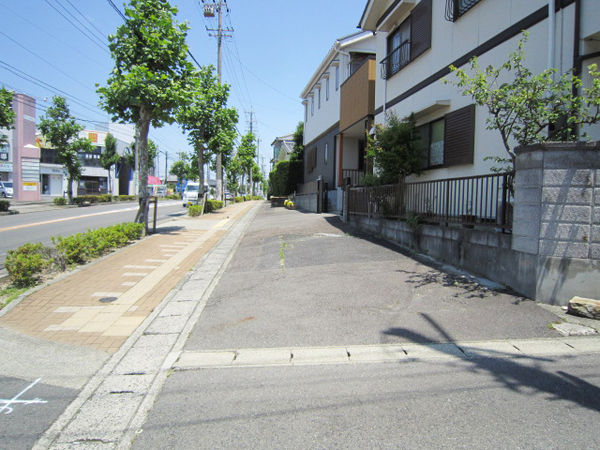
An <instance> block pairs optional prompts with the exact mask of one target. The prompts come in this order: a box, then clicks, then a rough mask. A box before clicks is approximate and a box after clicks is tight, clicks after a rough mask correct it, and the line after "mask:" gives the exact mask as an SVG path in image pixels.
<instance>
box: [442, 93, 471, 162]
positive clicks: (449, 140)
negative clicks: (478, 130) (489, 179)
mask: <svg viewBox="0 0 600 450" xmlns="http://www.w3.org/2000/svg"><path fill="white" fill-rule="evenodd" d="M474 148H475V105H469V106H466V107H464V108H461V109H458V110H456V111H452V112H451V113H448V114H446V118H445V129H444V165H445V166H455V165H459V164H473V155H474Z"/></svg>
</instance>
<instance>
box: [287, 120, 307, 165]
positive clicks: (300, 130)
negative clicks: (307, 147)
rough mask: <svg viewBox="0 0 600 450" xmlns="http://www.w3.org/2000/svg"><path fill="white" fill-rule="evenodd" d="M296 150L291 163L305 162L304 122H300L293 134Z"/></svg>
mask: <svg viewBox="0 0 600 450" xmlns="http://www.w3.org/2000/svg"><path fill="white" fill-rule="evenodd" d="M293 139H294V149H293V152H292V154H291V156H290V161H304V122H299V123H298V126H297V127H296V131H294V134H293Z"/></svg>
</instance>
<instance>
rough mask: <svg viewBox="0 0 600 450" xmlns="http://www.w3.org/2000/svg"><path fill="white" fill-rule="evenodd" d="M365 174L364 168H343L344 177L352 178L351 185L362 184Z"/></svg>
mask: <svg viewBox="0 0 600 450" xmlns="http://www.w3.org/2000/svg"><path fill="white" fill-rule="evenodd" d="M364 175H365V171H364V170H357V169H344V170H342V177H343V178H344V180H346V179H348V178H350V185H351V186H361V183H362V178H363V176H364Z"/></svg>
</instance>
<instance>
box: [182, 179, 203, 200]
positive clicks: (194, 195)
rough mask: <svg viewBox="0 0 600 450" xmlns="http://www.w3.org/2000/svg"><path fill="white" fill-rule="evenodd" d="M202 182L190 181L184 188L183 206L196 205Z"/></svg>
mask: <svg viewBox="0 0 600 450" xmlns="http://www.w3.org/2000/svg"><path fill="white" fill-rule="evenodd" d="M199 190H200V183H194V182H191V181H190V182H188V184H187V185H186V186H185V189H184V190H183V197H182V198H183V206H189V205H194V204H196V202H197V201H198V191H199Z"/></svg>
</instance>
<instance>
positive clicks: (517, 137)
mask: <svg viewBox="0 0 600 450" xmlns="http://www.w3.org/2000/svg"><path fill="white" fill-rule="evenodd" d="M527 37H528V33H527V32H524V33H523V35H522V37H521V39H520V41H519V44H518V47H517V50H516V51H514V52H512V53H510V55H509V57H508V60H507V61H506V62H505V63H504V64H502V65H501V66H500V67H499V68H495V67H493V66H491V65H490V66H487V67H486V68H485V69H482V68H481V67H480V66H479V63H478V60H477V58H476V57H473V58H472V59H471V60H470V62H469V66H470V71H471V72H473V73H472V75H469V74H467V71H465V70H464V69H459V68H457V67H454V66H450V70H451V71H452V72H454V74H455V75H456V78H457V79H456V80H445V81H446V82H447V83H450V84H452V85H454V86H456V87H458V88H459V89H460V90H461V91H462V94H463V95H465V96H470V97H471V98H472V99H473V100H474V101H475V103H476V104H477V105H480V106H485V107H486V108H487V110H488V113H489V115H488V117H487V119H486V122H487V128H488V129H489V130H498V131H499V132H500V136H501V138H502V144H503V145H504V149H505V151H506V155H507V157H506V158H501V157H498V158H492V159H494V160H495V161H496V162H497V163H500V164H502V165H503V166H504V167H503V168H492V170H494V171H504V170H507V169H508V170H512V168H513V167H514V162H515V159H516V156H515V151H514V147H515V145H530V144H535V143H540V142H546V141H548V140H575V139H578V138H579V136H577V133H576V132H575V130H576V128H577V127H578V126H580V125H584V124H594V123H598V122H599V121H600V71H599V70H598V67H597V65H596V64H593V65H591V66H589V67H588V69H589V73H590V76H591V80H592V81H591V83H590V86H589V87H587V88H582V89H580V88H581V86H582V82H581V79H580V78H579V77H578V76H576V75H575V74H574V73H573V72H572V71H569V72H566V73H564V74H562V75H558V74H557V70H556V69H554V68H551V69H546V70H544V71H542V72H541V73H539V74H538V75H534V74H533V73H532V72H531V71H530V70H529V69H528V68H527V67H526V66H525V52H524V50H523V47H524V45H525V43H526V41H527ZM503 80H511V81H510V82H508V81H507V82H504V81H503Z"/></svg>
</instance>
